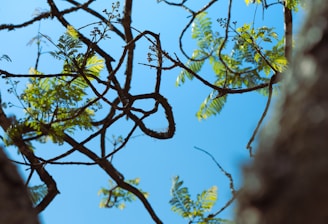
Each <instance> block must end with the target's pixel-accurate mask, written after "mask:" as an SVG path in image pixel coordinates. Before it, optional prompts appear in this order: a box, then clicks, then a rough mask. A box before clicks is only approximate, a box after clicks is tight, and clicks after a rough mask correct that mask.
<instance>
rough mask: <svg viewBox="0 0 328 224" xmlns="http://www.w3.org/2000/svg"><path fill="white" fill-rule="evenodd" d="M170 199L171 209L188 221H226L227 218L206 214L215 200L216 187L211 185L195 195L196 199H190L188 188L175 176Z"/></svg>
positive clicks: (203, 222) (214, 222)
mask: <svg viewBox="0 0 328 224" xmlns="http://www.w3.org/2000/svg"><path fill="white" fill-rule="evenodd" d="M171 196H172V199H171V200H170V201H169V203H170V204H171V206H172V207H171V209H172V211H174V212H175V213H177V214H179V215H180V216H181V217H183V218H186V219H188V220H189V223H198V224H206V223H213V224H220V223H228V222H227V220H223V219H220V218H216V217H213V215H210V214H208V212H210V211H211V210H212V208H213V206H214V204H215V202H216V201H217V187H216V186H213V187H211V188H209V189H208V190H204V191H203V192H201V193H200V194H198V195H197V197H196V200H192V199H191V195H190V194H189V191H188V188H187V187H184V186H183V181H181V180H180V179H179V176H176V177H174V178H173V180H172V187H171Z"/></svg>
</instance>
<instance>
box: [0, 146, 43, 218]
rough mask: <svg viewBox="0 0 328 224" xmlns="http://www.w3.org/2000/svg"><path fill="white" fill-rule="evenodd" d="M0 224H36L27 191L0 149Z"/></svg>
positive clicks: (35, 214)
mask: <svg viewBox="0 0 328 224" xmlns="http://www.w3.org/2000/svg"><path fill="white" fill-rule="evenodd" d="M0 223H6V224H37V223H39V221H38V218H37V213H36V211H35V209H34V208H33V207H32V203H31V200H30V199H29V197H28V193H27V189H26V187H25V186H24V183H23V181H22V179H21V177H20V176H19V174H18V172H17V169H16V167H15V166H14V165H13V164H12V163H11V162H10V161H9V160H8V158H7V156H6V155H5V153H4V152H3V149H2V148H0Z"/></svg>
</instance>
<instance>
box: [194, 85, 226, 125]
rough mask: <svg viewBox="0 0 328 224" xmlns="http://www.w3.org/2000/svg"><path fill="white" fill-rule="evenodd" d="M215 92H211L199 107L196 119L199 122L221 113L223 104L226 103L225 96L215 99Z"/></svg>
mask: <svg viewBox="0 0 328 224" xmlns="http://www.w3.org/2000/svg"><path fill="white" fill-rule="evenodd" d="M215 95H216V92H215V91H213V92H212V93H211V94H210V95H209V96H208V97H206V99H205V100H204V102H203V103H202V104H201V105H200V108H199V110H198V112H197V113H196V117H197V118H198V119H199V120H203V119H207V118H208V117H210V116H212V115H217V114H219V113H220V112H221V110H222V108H223V106H224V104H225V102H226V101H227V96H226V95H225V96H222V97H216V96H215Z"/></svg>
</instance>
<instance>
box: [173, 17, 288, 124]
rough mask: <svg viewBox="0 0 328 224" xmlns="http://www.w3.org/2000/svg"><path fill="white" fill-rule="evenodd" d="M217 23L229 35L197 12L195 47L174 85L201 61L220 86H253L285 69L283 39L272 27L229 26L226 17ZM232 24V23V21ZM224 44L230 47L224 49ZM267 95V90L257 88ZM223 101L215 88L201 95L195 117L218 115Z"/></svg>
mask: <svg viewBox="0 0 328 224" xmlns="http://www.w3.org/2000/svg"><path fill="white" fill-rule="evenodd" d="M218 23H219V25H220V26H221V27H222V28H224V29H227V30H228V31H229V36H220V35H219V33H218V32H214V31H213V29H212V22H211V20H210V19H209V18H208V16H207V13H206V12H202V13H200V14H198V15H197V17H196V18H195V20H194V22H193V23H192V31H191V33H192V38H193V39H195V40H196V43H197V48H196V49H195V50H194V51H193V53H192V56H191V57H190V58H189V60H188V61H187V63H186V66H187V68H189V70H186V69H183V70H182V71H181V72H180V74H179V75H178V77H177V80H176V85H181V84H183V83H185V81H186V78H188V79H190V80H192V79H193V78H194V76H195V75H194V74H198V73H199V72H200V71H201V69H202V68H203V66H204V64H205V62H208V63H209V65H210V66H211V68H212V71H213V73H214V78H215V80H214V82H213V84H214V85H215V86H217V87H219V88H222V89H242V88H253V87H255V86H257V85H260V84H262V83H267V82H269V81H270V78H268V76H269V75H273V74H276V73H278V72H283V71H284V70H285V69H286V68H287V60H286V58H285V56H284V47H283V39H282V40H279V38H278V35H277V33H276V32H275V31H274V28H269V27H266V26H263V27H259V28H256V29H255V28H254V27H252V26H251V25H250V24H244V25H243V26H241V27H238V28H236V27H233V26H231V25H230V24H228V23H227V20H226V19H218ZM233 24H234V25H236V22H234V23H233ZM228 43H230V44H231V46H232V47H230V49H228V48H227V45H228ZM259 92H260V93H262V94H267V90H263V89H260V90H259ZM226 100H227V95H226V94H221V93H220V92H219V91H218V90H217V89H213V90H212V92H211V93H210V94H209V95H208V96H207V97H206V98H205V100H204V101H203V103H202V104H201V105H200V108H199V110H198V112H197V113H196V116H197V117H198V119H206V118H208V117H209V116H212V115H216V114H218V113H219V112H220V111H221V110H222V108H223V106H224V104H225V102H226Z"/></svg>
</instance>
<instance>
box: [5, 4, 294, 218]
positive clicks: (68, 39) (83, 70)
mask: <svg viewBox="0 0 328 224" xmlns="http://www.w3.org/2000/svg"><path fill="white" fill-rule="evenodd" d="M66 2H67V3H68V4H69V5H70V7H69V8H67V7H66V8H64V9H61V7H59V4H58V3H56V2H55V1H53V0H48V1H47V3H48V7H49V10H47V11H39V12H38V15H36V16H35V17H34V18H33V19H31V20H29V21H26V22H23V23H19V24H13V25H12V24H3V25H0V30H14V29H21V28H26V27H29V26H30V25H31V24H34V23H37V22H40V21H41V20H47V19H51V18H53V19H56V21H58V22H59V24H61V25H62V27H64V29H65V33H64V34H61V35H60V37H59V39H58V41H54V40H53V38H52V37H51V36H49V35H47V34H43V33H42V32H39V33H38V34H37V36H35V37H34V38H33V39H32V40H31V43H35V44H36V46H37V49H38V50H37V56H36V60H35V66H34V67H33V68H32V69H30V71H29V74H17V73H14V72H10V71H6V70H3V69H1V70H0V72H1V74H2V77H3V78H4V79H6V80H7V81H8V84H9V85H11V88H10V89H9V92H10V93H12V94H13V95H16V96H17V99H18V101H19V103H20V104H21V107H22V108H23V109H24V111H25V114H24V115H23V116H21V117H17V118H15V117H8V116H7V115H6V113H5V111H4V110H3V109H2V108H1V113H0V125H1V126H2V128H3V130H4V131H5V132H6V135H5V136H4V137H3V139H4V142H5V144H6V145H7V146H10V145H14V146H16V147H17V148H18V151H19V153H21V154H22V156H23V158H24V159H25V160H24V161H23V162H19V163H20V164H22V165H26V166H28V167H29V168H30V170H31V172H30V176H29V178H28V179H27V183H29V181H30V177H32V176H33V174H34V171H35V172H36V173H37V174H38V176H39V177H40V179H41V181H42V182H43V183H44V185H39V186H30V192H31V193H30V195H31V196H32V199H34V202H35V203H36V210H37V211H38V212H40V211H42V210H44V209H45V208H46V207H47V206H48V205H49V204H50V203H51V201H52V200H53V199H54V197H56V195H57V194H58V192H59V191H58V189H57V185H56V181H55V180H54V179H53V178H52V176H51V175H50V173H49V171H48V170H47V166H46V165H51V164H61V165H69V164H80V165H96V166H98V167H99V168H100V169H102V170H104V171H105V172H106V173H107V175H108V176H109V177H110V178H111V179H112V180H113V181H110V188H103V189H101V190H100V193H101V194H103V196H104V200H103V202H102V206H103V207H120V208H123V207H124V206H125V204H124V202H126V201H131V200H133V199H134V198H138V199H139V200H140V201H141V202H142V204H143V205H144V207H145V209H146V210H147V212H148V213H149V214H150V216H151V217H152V219H153V220H154V222H156V223H162V221H161V219H160V218H159V216H158V215H157V213H156V212H155V210H154V209H153V207H152V206H151V204H150V203H149V201H148V200H147V193H146V192H144V191H143V190H141V189H139V188H138V187H137V185H138V184H139V179H138V178H135V179H132V180H126V179H125V178H124V176H123V174H121V172H119V171H118V169H117V168H115V166H114V165H113V163H112V158H113V156H116V155H117V154H118V152H121V151H122V149H123V148H124V147H125V146H126V144H127V142H128V141H129V140H131V137H132V135H133V134H134V133H135V131H136V130H137V129H139V130H141V131H142V132H143V133H144V135H147V136H150V137H152V138H157V139H169V138H172V137H173V136H174V133H175V120H174V114H173V111H172V107H171V105H170V103H169V101H168V100H167V99H166V97H165V96H163V95H162V92H161V82H162V72H164V71H167V70H171V69H174V68H178V69H180V70H182V71H181V73H180V75H179V76H178V79H177V84H178V85H180V84H182V83H184V82H185V80H186V78H189V79H197V80H198V81H200V82H201V83H203V84H204V85H205V86H208V87H210V88H211V93H210V94H209V96H208V97H207V98H206V99H205V101H204V102H203V103H202V104H201V106H200V110H199V111H198V113H197V117H198V118H199V119H206V118H207V117H209V116H211V115H216V114H218V113H219V112H220V111H221V110H222V108H223V106H224V105H225V103H226V101H227V96H228V95H230V94H237V93H247V92H250V91H260V92H262V93H263V94H266V95H268V96H269V97H268V103H267V107H266V109H265V112H264V113H263V116H262V118H261V119H260V121H259V124H258V127H259V126H260V125H261V123H262V121H263V118H264V117H265V114H266V111H267V109H268V107H269V104H270V101H271V95H272V89H273V87H275V86H277V84H278V83H279V82H280V80H281V73H282V72H283V71H285V69H286V67H287V61H290V57H291V46H292V35H291V34H292V32H291V30H292V13H291V11H292V10H296V9H297V6H298V3H299V2H298V1H288V2H279V1H278V2H275V3H267V1H256V2H252V3H255V4H258V5H262V6H263V10H265V9H268V8H270V7H272V6H274V5H281V6H282V8H283V9H284V23H285V26H286V29H285V38H284V39H283V38H278V34H277V33H276V32H275V31H274V29H273V28H270V27H266V26H262V27H258V28H255V27H254V24H243V25H242V26H240V27H238V26H237V22H233V21H232V18H231V10H232V1H229V4H228V14H227V17H226V18H223V19H218V21H217V22H218V23H219V24H220V26H221V28H222V30H223V35H220V34H219V33H217V32H216V31H215V30H214V29H212V26H211V20H210V18H209V17H208V16H207V13H206V11H207V10H209V9H211V8H213V7H214V4H215V2H216V1H215V0H212V1H209V2H208V3H207V4H205V6H203V7H201V8H200V9H197V10H192V9H191V8H190V7H188V6H187V1H182V2H181V3H173V2H168V1H163V2H164V3H166V4H167V5H170V6H177V7H179V8H181V9H186V10H187V11H188V12H190V15H191V18H190V21H189V23H187V25H186V27H185V28H184V29H183V30H182V33H181V36H180V39H179V41H180V46H181V48H180V50H181V52H182V54H183V55H184V56H186V57H187V58H188V59H189V61H188V62H187V63H186V64H184V63H183V62H182V61H181V60H180V58H179V57H178V56H177V55H174V54H173V53H171V52H167V51H166V50H165V49H163V47H162V45H161V39H160V36H159V35H158V34H156V33H154V32H152V31H148V30H146V31H139V30H138V29H136V28H134V27H132V26H131V21H132V15H133V14H132V11H133V7H132V0H127V1H125V4H124V7H123V10H122V16H121V11H120V4H119V2H116V3H113V4H112V9H111V10H107V9H104V10H103V12H102V13H100V12H98V11H95V10H94V9H93V8H92V7H91V6H90V5H91V3H93V2H94V1H92V0H89V1H87V2H84V3H79V2H76V1H72V0H68V1H66ZM246 3H247V4H250V3H251V1H246ZM75 12H85V13H87V14H88V15H89V16H91V17H93V18H95V19H96V20H97V22H91V23H88V24H83V26H80V27H76V26H73V24H72V23H71V22H70V21H69V20H68V18H69V15H71V14H73V13H75ZM118 24H119V25H122V27H123V28H122V29H121V28H119V27H118V26H117V25H118ZM190 25H192V38H193V39H195V40H196V41H197V44H198V49H196V50H195V51H194V52H193V54H192V56H191V57H190V56H188V54H187V53H186V52H185V49H184V48H183V40H182V38H183V37H184V34H185V32H186V30H187V29H188V27H190ZM109 34H110V36H109ZM113 35H115V38H118V39H119V40H120V41H121V42H120V43H122V45H123V50H122V53H121V54H120V55H118V56H115V57H113V56H112V55H110V54H109V53H108V52H109V51H108V50H107V48H106V47H105V46H104V45H103V43H106V41H107V40H108V39H109V38H113ZM142 40H146V42H147V43H148V45H149V52H148V54H147V55H148V63H145V64H144V65H145V66H147V67H149V68H150V69H153V70H155V71H156V75H155V78H154V79H153V80H154V82H153V86H152V88H151V89H149V90H147V92H136V91H135V90H133V89H132V88H131V87H132V86H133V81H134V80H135V79H136V76H135V74H134V68H135V65H136V63H135V49H136V48H137V47H138V46H140V42H141V41H142ZM282 40H285V42H283V41H282ZM44 42H46V43H47V44H50V45H51V46H52V47H54V48H55V50H51V51H50V55H51V56H53V57H54V58H55V59H58V60H59V61H60V63H61V68H62V71H60V72H56V73H54V72H53V71H46V72H45V71H43V70H42V69H41V67H42V66H41V65H40V59H42V57H44V56H43V53H44V52H43V50H42V47H43V43H44ZM263 42H266V43H267V45H266V44H264V45H263V44H262V43H263ZM283 43H285V44H283ZM231 44H232V47H229V46H231ZM227 48H230V49H227ZM231 50H232V51H231ZM231 52H233V54H230V53H231ZM3 59H4V60H10V57H9V56H7V55H4V56H3ZM115 60H116V62H115ZM207 61H209V62H210V65H211V66H212V69H213V73H214V74H215V80H214V82H213V83H211V82H210V81H208V80H207V79H205V78H204V77H202V76H201V75H200V71H201V69H202V67H203V66H204V64H205V62H207ZM122 70H123V71H124V76H123V77H121V76H119V74H120V73H121V72H122ZM15 78H16V79H19V80H22V79H24V78H28V85H27V87H26V88H25V89H23V91H22V92H19V91H20V90H19V88H17V86H18V85H19V83H18V82H17V81H16V80H15ZM45 96H46V97H45ZM143 102H152V104H151V106H150V107H145V108H144V107H142V106H140V105H142V103H143ZM5 103H6V102H4V103H3V104H2V107H5V106H6V104H5ZM104 108H105V109H106V110H107V111H108V113H107V114H106V115H105V116H102V117H100V116H99V115H98V116H97V114H98V113H97V112H99V111H100V109H102V110H103V109H104ZM155 115H156V116H158V115H162V116H161V119H163V120H165V121H166V124H167V127H166V128H165V129H161V130H157V129H155V128H153V127H152V126H150V123H149V122H147V119H151V118H152V117H154V116H155ZM156 118H157V117H156ZM124 119H125V120H124ZM122 122H123V123H128V124H129V125H130V129H129V131H128V132H126V133H124V134H122V135H120V136H116V137H113V140H112V148H110V147H109V146H108V144H106V138H107V137H106V134H107V133H108V130H109V128H111V127H112V126H114V125H116V124H117V123H122ZM258 127H257V128H256V130H255V131H254V134H253V136H252V137H251V140H250V143H249V144H248V145H249V147H248V148H249V151H250V155H251V156H252V155H253V152H252V149H251V147H250V145H251V143H252V141H253V139H254V136H255V135H256V133H257V130H258ZM78 130H82V131H83V132H84V133H87V137H85V136H83V138H82V139H80V138H78V137H74V136H73V134H74V133H76V132H77V131H78ZM95 139H97V140H98V141H99V143H97V146H98V147H96V148H99V150H98V151H97V150H95V149H94V148H93V147H90V144H89V143H91V142H93V141H95ZM49 141H52V142H53V143H54V144H58V145H62V146H69V147H70V148H68V149H67V150H65V152H64V153H62V154H60V155H56V156H55V157H53V158H43V157H40V156H37V155H36V153H35V148H34V147H35V142H39V143H42V144H44V143H46V144H49ZM88 144H89V145H88ZM111 149H112V150H111ZM203 151H204V150H203ZM73 153H79V154H82V155H85V156H86V157H87V158H89V161H87V162H85V161H78V162H76V161H69V162H63V161H62V160H63V159H64V158H69V156H70V155H71V154H73ZM205 153H207V152H206V151H205ZM208 155H209V156H211V154H208ZM212 158H213V157H212ZM213 160H214V161H215V162H216V160H215V158H213ZM216 165H217V166H218V167H219V168H220V170H221V171H222V172H223V173H224V174H225V175H226V176H227V177H228V178H229V181H230V187H231V191H232V194H233V199H232V200H234V199H235V197H236V196H237V191H236V190H235V189H234V185H233V180H232V178H231V176H229V173H227V172H226V171H225V170H224V169H223V168H222V167H221V165H220V164H219V163H217V162H216ZM181 186H182V181H179V178H178V177H176V178H174V181H173V186H172V190H171V192H172V194H173V198H172V200H171V201H170V203H171V204H172V206H173V207H172V208H173V210H174V211H175V212H178V213H179V214H180V215H181V216H182V217H185V218H188V219H189V222H197V223H209V222H211V223H220V222H221V221H224V220H221V219H220V218H219V217H216V216H217V215H218V214H219V213H220V212H221V210H222V209H224V208H225V207H226V206H224V207H223V208H222V209H221V210H219V211H218V212H215V213H213V214H209V213H208V212H209V211H210V209H211V208H212V207H213V204H214V202H215V201H216V198H217V194H216V187H215V186H214V187H211V188H210V189H209V190H205V191H203V192H202V193H201V194H199V195H198V196H197V199H196V200H191V199H190V195H189V193H188V189H187V188H185V187H181ZM180 199H183V200H182V203H181V201H180ZM230 203H231V201H228V202H227V206H228V205H229V204H230ZM182 208H186V209H184V210H183V209H182Z"/></svg>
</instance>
